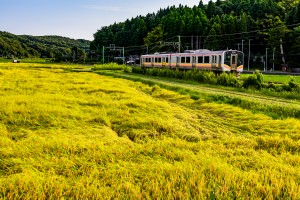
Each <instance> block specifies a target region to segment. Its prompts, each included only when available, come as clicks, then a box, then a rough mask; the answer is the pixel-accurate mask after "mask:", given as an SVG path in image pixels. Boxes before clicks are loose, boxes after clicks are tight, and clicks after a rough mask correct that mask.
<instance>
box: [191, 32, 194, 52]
mask: <svg viewBox="0 0 300 200" xmlns="http://www.w3.org/2000/svg"><path fill="white" fill-rule="evenodd" d="M191 49H192V50H193V49H194V35H192V37H191Z"/></svg>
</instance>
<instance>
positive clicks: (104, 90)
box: [0, 63, 300, 199]
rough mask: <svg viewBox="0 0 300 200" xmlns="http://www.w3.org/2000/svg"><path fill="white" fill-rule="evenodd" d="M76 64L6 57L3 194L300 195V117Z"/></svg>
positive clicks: (0, 70) (1, 71)
mask: <svg viewBox="0 0 300 200" xmlns="http://www.w3.org/2000/svg"><path fill="white" fill-rule="evenodd" d="M73 67H74V66H67V65H47V66H46V68H45V66H44V65H41V64H23V63H21V64H20V65H13V64H10V63H6V64H0V199H1V198H2V199H60V198H61V199H69V198H71V199H112V198H119V199H206V198H211V199H213V198H218V199H228V198H241V199H253V198H266V199H275V198H279V199H281V198H283V199H286V198H291V199H299V198H300V174H299V171H300V155H299V152H300V142H299V139H300V121H299V120H297V119H286V120H274V119H272V118H270V117H267V116H264V115H257V114H253V113H252V112H251V111H248V110H242V109H240V108H236V107H233V106H228V105H220V104H215V103H205V102H204V101H202V100H201V99H200V100H197V101H194V100H191V99H190V98H189V97H187V96H182V95H179V94H177V93H174V92H171V91H167V90H163V89H161V88H159V87H157V86H154V87H149V86H147V85H143V84H141V83H134V82H131V81H127V80H122V79H114V78H111V77H105V76H99V75H96V74H93V73H70V72H67V71H66V69H70V68H73Z"/></svg>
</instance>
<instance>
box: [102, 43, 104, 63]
mask: <svg viewBox="0 0 300 200" xmlns="http://www.w3.org/2000/svg"><path fill="white" fill-rule="evenodd" d="M104 60H105V58H104V46H102V65H104Z"/></svg>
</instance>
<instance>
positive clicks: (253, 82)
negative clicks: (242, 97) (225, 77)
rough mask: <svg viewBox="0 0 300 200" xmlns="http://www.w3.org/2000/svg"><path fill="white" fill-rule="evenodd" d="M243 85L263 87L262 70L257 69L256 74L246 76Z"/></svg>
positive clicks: (246, 86) (256, 87)
mask: <svg viewBox="0 0 300 200" xmlns="http://www.w3.org/2000/svg"><path fill="white" fill-rule="evenodd" d="M243 87H244V88H249V87H252V88H255V89H261V88H262V87H263V76H262V74H261V73H260V71H259V70H256V71H255V74H254V75H251V76H248V77H246V78H245V79H244V82H243Z"/></svg>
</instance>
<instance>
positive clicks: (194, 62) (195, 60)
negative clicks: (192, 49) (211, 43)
mask: <svg viewBox="0 0 300 200" xmlns="http://www.w3.org/2000/svg"><path fill="white" fill-rule="evenodd" d="M196 63H197V57H196V56H193V57H192V68H193V69H194V68H196Z"/></svg>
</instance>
